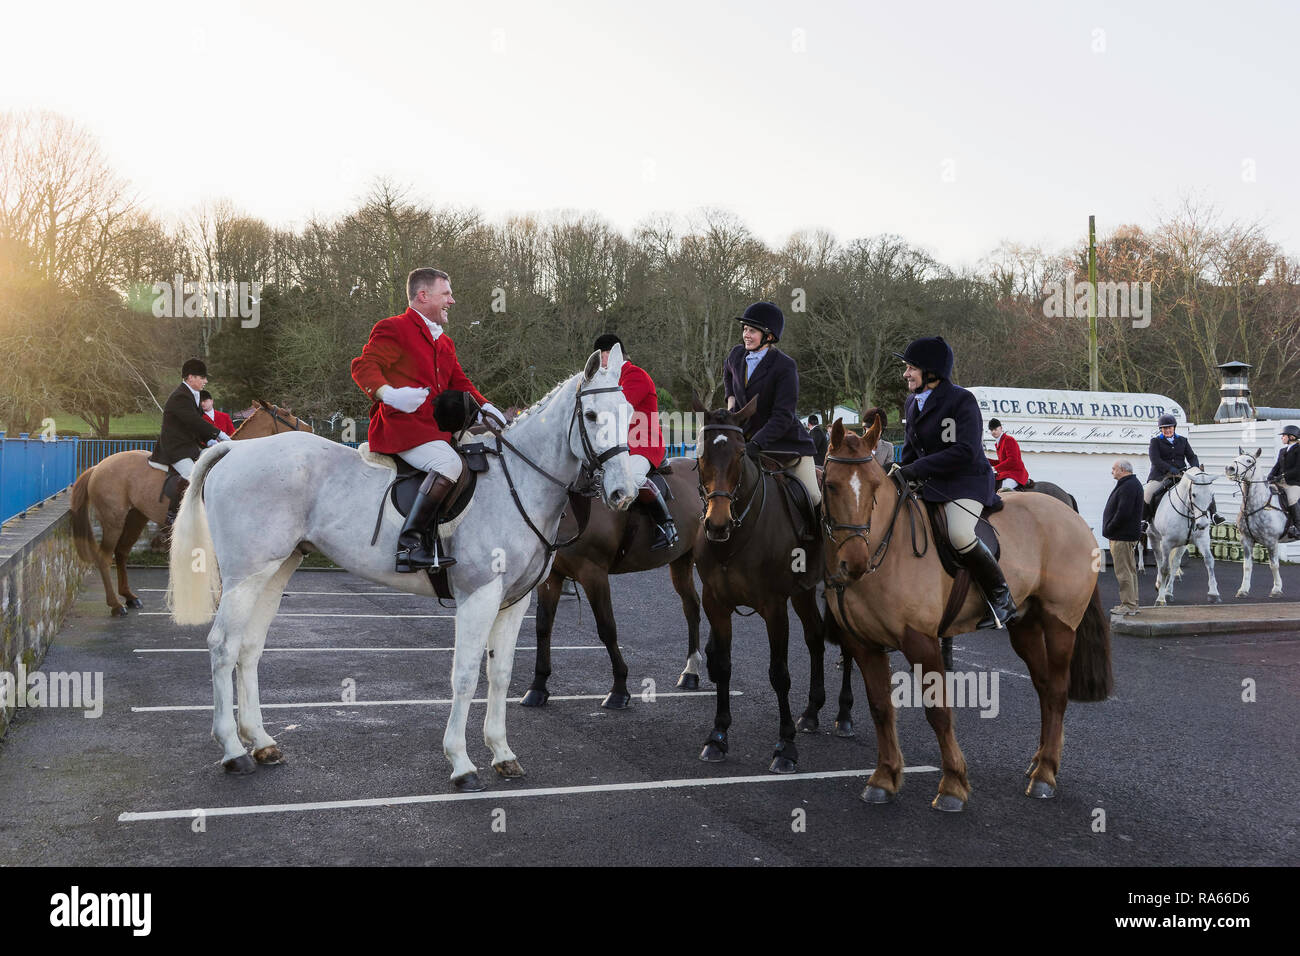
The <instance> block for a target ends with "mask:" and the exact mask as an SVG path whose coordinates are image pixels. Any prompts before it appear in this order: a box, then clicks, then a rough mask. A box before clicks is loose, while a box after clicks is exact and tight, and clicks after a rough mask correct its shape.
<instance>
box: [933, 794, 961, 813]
mask: <svg viewBox="0 0 1300 956" xmlns="http://www.w3.org/2000/svg"><path fill="white" fill-rule="evenodd" d="M930 806H932V807H934V808H935V809H936V810H942V811H943V812H944V813H961V812H962V811H963V810H965V809H966V801H965V800H963V799H962V798H961V797H954V796H953V795H952V794H951V793H941V794H939V795H938V796H937V797H935V798H934V802H933V803H931V804H930Z"/></svg>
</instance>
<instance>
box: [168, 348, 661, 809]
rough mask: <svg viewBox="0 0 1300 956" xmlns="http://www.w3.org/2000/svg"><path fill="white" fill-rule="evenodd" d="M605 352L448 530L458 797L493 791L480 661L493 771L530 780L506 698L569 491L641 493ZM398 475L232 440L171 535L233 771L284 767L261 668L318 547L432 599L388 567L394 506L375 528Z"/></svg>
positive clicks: (620, 500)
mask: <svg viewBox="0 0 1300 956" xmlns="http://www.w3.org/2000/svg"><path fill="white" fill-rule="evenodd" d="M611 351H612V354H611V355H610V359H609V368H608V369H602V368H601V364H600V353H599V352H593V353H592V354H591V357H590V358H589V359H588V360H587V363H586V366H585V367H584V369H583V371H581V372H578V373H577V374H576V375H574V376H572V377H571V378H569V379H566V380H565V381H563V382H561V383H560V384H559V385H557V386H556V387H555V388H553V389H551V391H550V392H548V393H547V395H546V396H545V397H544V398H542V400H541V401H540V402H538V403H537V404H536V405H534V406H533V407H532V409H530V410H529V411H528V412H527V413H525V414H523V415H521V416H519V418H517V419H515V421H514V423H513V424H511V425H509V426H508V427H506V428H505V429H502V430H501V431H500V432H499V433H496V434H494V435H493V436H492V438H491V439H490V440H488V441H486V442H485V445H486V450H487V452H488V454H489V456H490V457H491V458H492V459H493V460H492V461H491V462H490V464H489V466H488V469H487V471H484V472H482V473H481V474H479V475H478V478H477V485H476V488H475V490H474V493H473V497H472V498H471V499H470V501H469V504H468V505H467V506H466V508H465V510H464V511H462V512H461V514H460V515H458V516H457V517H456V518H455V519H453V522H454V523H448V524H444V525H442V526H441V527H440V528H439V531H438V533H439V534H440V536H441V537H442V538H444V539H445V540H447V541H448V542H449V551H450V552H451V553H454V554H455V555H456V564H455V565H454V566H453V567H451V568H450V569H448V571H447V580H448V583H449V584H450V587H451V591H452V595H453V596H454V597H455V600H456V645H455V651H454V653H453V656H452V668H451V669H452V673H451V689H452V694H453V695H454V701H453V703H452V706H451V713H450V714H449V715H448V718H447V729H446V732H445V733H444V735H443V752H444V753H445V754H446V756H447V759H448V761H450V763H451V781H452V785H453V786H454V787H455V788H456V789H457V790H461V791H476V790H482V789H484V786H483V784H482V782H481V781H480V780H479V778H478V774H477V768H476V767H475V766H474V763H473V761H471V760H470V759H469V755H468V753H467V752H466V749H465V724H466V719H467V718H468V716H469V705H470V702H471V700H472V699H473V697H474V691H475V689H476V688H477V687H478V680H479V670H480V668H481V667H482V665H483V656H484V651H486V652H487V675H488V699H487V713H486V715H485V717H484V722H483V739H484V741H485V742H486V743H487V745H488V747H489V748H490V749H491V751H492V766H493V768H494V769H495V770H496V771H497V773H498V774H500V775H501V776H502V777H505V778H516V777H522V776H523V774H524V771H523V768H522V767H520V765H519V760H518V758H517V757H516V756H515V754H514V752H513V751H512V750H511V749H510V745H509V744H508V743H507V741H506V721H505V715H506V693H507V692H508V691H509V688H510V674H511V670H512V668H513V666H514V658H515V642H516V640H517V639H518V637H519V625H520V623H522V621H523V617H524V612H525V611H526V610H527V609H528V600H527V598H528V595H529V593H530V592H531V591H532V590H533V587H534V586H535V585H536V584H537V582H538V581H540V580H541V579H542V578H543V577H544V576H545V575H546V573H547V571H548V570H549V569H550V565H551V558H552V556H553V555H554V553H555V540H556V534H557V532H558V529H559V524H560V513H561V512H562V511H563V509H564V506H565V504H566V503H567V502H568V500H569V489H570V488H571V487H572V486H573V485H574V484H575V482H577V480H578V478H579V474H580V472H581V471H582V469H583V468H584V467H586V468H588V469H591V470H593V471H597V470H598V471H600V472H601V474H602V476H603V477H602V479H601V490H602V493H603V495H604V497H605V500H606V501H608V502H609V504H610V505H611V506H612V507H614V508H619V507H626V506H627V505H629V504H630V503H631V502H632V499H633V498H634V497H635V496H636V494H637V491H638V489H637V486H636V484H635V479H634V478H633V476H632V471H631V468H630V465H629V461H628V453H627V434H628V419H629V417H630V416H631V412H632V406H631V405H629V404H628V402H627V399H626V398H625V397H624V396H623V392H622V389H620V388H619V385H618V372H617V371H616V370H617V369H618V368H619V367H620V366H621V365H622V354H621V349H620V348H619V346H617V345H615V347H614V349H613V350H611ZM494 446H495V447H494ZM395 472H396V466H395V463H394V462H393V461H392V459H391V458H386V457H381V456H369V457H367V458H363V457H362V455H360V454H359V453H358V451H357V450H356V449H353V448H349V447H347V446H346V445H340V444H338V443H337V442H332V441H329V440H327V439H325V438H321V437H319V436H316V435H308V434H299V433H286V434H281V435H273V436H271V437H270V438H266V439H263V440H262V441H253V442H223V443H222V444H220V445H217V446H216V447H214V448H209V449H208V450H207V451H205V452H204V453H203V455H202V456H201V457H200V458H199V462H198V464H197V465H196V466H195V468H194V474H193V476H192V478H191V481H190V484H191V487H190V490H189V493H187V494H186V495H185V497H184V499H183V500H182V501H181V510H180V513H179V514H178V515H177V517H176V523H175V527H174V528H173V529H172V545H171V562H170V572H171V577H170V583H171V587H170V590H169V593H168V597H169V603H170V607H171V608H172V619H173V620H174V621H175V622H176V623H177V624H183V625H193V624H206V623H208V622H209V621H212V628H211V630H210V631H209V633H208V649H209V651H210V652H211V664H212V694H213V703H214V706H213V717H212V734H213V737H214V738H216V740H217V742H218V743H219V744H220V746H221V748H222V750H223V754H222V766H223V767H224V768H225V769H226V771H227V772H230V773H238V774H245V773H249V772H252V771H254V770H256V769H257V764H274V763H280V762H282V761H283V760H284V754H283V753H282V752H281V750H280V748H279V747H278V746H277V745H276V742H275V740H274V739H273V738H272V737H271V736H270V734H268V733H267V732H266V729H265V728H264V727H263V725H262V713H261V705H260V699H259V691H258V677H257V667H258V661H259V660H260V659H261V656H262V649H263V647H264V645H265V643H266V632H267V628H268V626H269V625H270V623H271V620H272V619H273V618H274V617H275V614H276V610H277V609H278V608H279V605H280V600H281V597H282V596H283V594H284V588H285V586H286V585H287V584H288V582H289V578H290V577H291V576H292V574H293V572H294V570H295V569H296V568H297V567H298V565H299V564H301V563H302V559H303V557H304V556H305V555H306V554H307V553H308V552H309V551H320V552H321V553H322V554H324V555H326V556H327V557H329V558H331V559H332V560H333V561H334V562H335V563H336V564H338V565H339V566H341V567H343V568H345V569H347V570H348V571H351V572H352V573H353V574H356V575H358V576H360V577H363V578H365V579H366V580H368V581H373V582H375V583H377V584H381V585H385V586H387V587H391V588H395V589H397V590H400V591H407V592H410V593H413V594H421V595H427V596H429V597H432V596H433V595H434V590H433V584H432V582H431V581H430V579H429V577H428V575H425V574H398V573H397V572H396V571H394V569H393V554H394V553H395V552H396V550H397V538H398V534H399V532H400V530H401V526H402V523H403V519H402V516H401V515H400V514H398V513H397V512H396V510H395V509H393V508H391V507H385V508H384V509H383V512H382V518H381V520H380V521H379V522H376V517H375V515H376V511H377V510H378V509H379V508H380V506H381V504H382V502H383V501H384V499H385V496H386V494H387V491H388V488H389V485H390V482H391V481H392V479H393V476H394V474H395ZM372 541H373V542H374V543H373V544H372ZM218 598H219V600H218ZM214 603H215V605H216V606H215V611H216V618H215V621H214V620H213V610H214ZM236 669H237V671H238V674H237V681H236V683H237V684H238V695H239V708H238V716H237V717H236V713H235V702H234V700H233V695H232V678H233V677H234V676H235V673H236ZM246 744H247V746H248V747H249V748H251V750H252V756H251V757H250V755H249V753H248V752H247V750H246V749H245V745H246Z"/></svg>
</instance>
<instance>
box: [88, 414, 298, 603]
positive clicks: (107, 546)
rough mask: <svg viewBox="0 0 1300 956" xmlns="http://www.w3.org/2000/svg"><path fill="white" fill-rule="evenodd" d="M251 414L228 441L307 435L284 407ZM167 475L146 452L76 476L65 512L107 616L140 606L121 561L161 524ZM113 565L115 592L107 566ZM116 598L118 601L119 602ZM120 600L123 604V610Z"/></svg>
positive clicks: (109, 460) (121, 454)
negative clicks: (97, 581)
mask: <svg viewBox="0 0 1300 956" xmlns="http://www.w3.org/2000/svg"><path fill="white" fill-rule="evenodd" d="M255 404H256V406H257V411H255V412H254V413H253V414H252V415H250V416H249V417H248V418H247V419H245V420H244V421H243V423H242V424H240V426H239V427H238V428H237V429H235V434H234V435H232V436H231V437H232V438H234V439H236V440H239V441H242V440H244V439H246V438H263V437H265V436H267V435H274V434H276V433H278V432H286V431H295V430H297V431H306V432H309V431H311V427H310V426H309V425H307V423H306V422H303V421H301V420H300V419H298V418H296V417H294V415H293V414H291V413H290V412H289V410H288V409H284V408H280V407H279V406H278V405H272V404H270V403H269V402H264V401H261V400H258V401H257V402H255ZM166 480H167V472H165V471H160V470H159V469H157V468H154V467H152V466H151V465H150V464H149V452H147V451H119V452H118V453H117V454H116V455H109V456H108V457H107V458H105V459H104V460H103V461H101V462H99V463H98V464H96V465H92V466H91V467H89V468H87V469H86V470H85V471H83V472H82V473H81V477H79V478H78V479H77V481H76V483H75V484H74V485H73V486H72V499H71V502H70V505H69V510H70V512H71V515H72V539H73V541H74V542H75V543H76V546H77V553H78V554H79V555H80V556H81V560H83V561H85V562H86V563H87V564H93V565H95V567H96V568H98V569H99V574H100V577H101V578H103V581H104V601H105V603H106V604H108V610H109V614H110V615H112V616H113V617H126V614H127V611H126V609H127V608H141V607H144V602H143V601H141V600H140V598H139V596H138V595H136V593H135V592H134V591H132V590H131V585H130V584H129V583H128V582H127V579H126V559H127V557H128V556H129V555H130V553H131V548H133V547H134V546H135V543H136V541H138V540H139V539H140V535H141V533H142V532H143V531H144V529H145V526H146V525H148V523H149V522H150V521H153V522H156V523H157V524H158V525H159V527H161V526H162V524H163V522H164V521H166V520H167V507H168V505H169V504H170V503H171V502H170V499H168V498H165V497H163V493H162V491H163V483H164V482H165V481H166ZM92 512H93V514H94V516H95V517H96V518H98V519H99V526H100V529H101V535H100V540H99V543H98V544H96V543H95V534H94V530H93V529H92V528H91V524H90V521H91V514H92ZM114 564H116V565H117V594H114V593H113V583H112V580H111V578H110V577H109V568H110V567H111V566H112V565H114ZM119 595H120V597H121V599H122V600H119V599H118V598H119ZM123 602H125V606H123Z"/></svg>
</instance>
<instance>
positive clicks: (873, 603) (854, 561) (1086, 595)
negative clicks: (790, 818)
mask: <svg viewBox="0 0 1300 956" xmlns="http://www.w3.org/2000/svg"><path fill="white" fill-rule="evenodd" d="M863 417H864V419H865V420H867V421H872V420H874V421H875V424H873V425H872V426H871V427H870V428H869V429H867V432H866V434H865V435H864V436H863V437H861V438H859V437H858V436H856V435H852V434H848V433H846V432H845V431H844V427H843V426H842V425H841V424H840V422H839V421H836V422H835V424H834V425H833V426H832V427H831V436H830V437H831V444H830V451H829V453H828V455H827V457H826V468H825V473H824V485H823V488H824V492H823V493H824V496H825V497H824V498H823V500H822V510H823V513H824V514H825V521H824V527H823V530H824V532H825V535H826V563H827V566H828V570H829V571H830V572H831V577H830V578H829V580H828V582H827V598H828V603H829V605H830V609H831V613H832V616H833V617H834V620H835V624H836V626H837V629H838V630H840V631H842V632H843V633H844V635H845V636H844V638H843V639H844V640H845V641H846V642H847V643H848V645H849V648H850V650H851V652H852V654H853V656H854V658H855V659H856V660H857V662H858V667H859V668H860V669H861V671H862V679H863V682H864V683H865V684H866V687H867V698H868V700H869V701H870V704H871V718H872V720H873V721H874V722H875V725H876V746H877V751H878V754H877V765H876V770H875V772H874V773H873V774H872V775H871V778H870V779H869V780H868V781H867V786H866V789H865V790H863V792H862V799H863V800H865V801H866V802H868V803H886V802H889V801H891V800H893V799H894V798H895V797H896V796H897V794H898V791H899V788H901V787H902V785H903V754H902V750H901V749H900V748H899V745H898V732H897V728H896V726H895V721H894V702H893V700H892V698H891V689H892V687H891V680H890V671H889V658H888V655H887V654H886V652H887V651H888V650H889V649H891V648H897V649H899V650H901V651H902V652H903V655H904V656H905V657H906V658H907V661H908V663H909V664H911V665H913V666H915V665H920V667H921V668H922V671H923V675H922V681H923V683H924V685H925V686H926V688H927V689H926V692H925V694H924V695H923V697H922V702H923V704H924V706H925V716H926V719H927V720H928V721H929V722H930V726H931V727H932V728H934V732H935V735H936V736H937V737H938V739H939V749H940V751H941V753H942V763H943V776H942V778H941V779H940V781H939V793H938V795H937V796H936V797H935V798H934V801H933V803H932V806H933V807H935V808H936V809H938V810H949V811H955V810H961V809H962V808H963V807H964V806H965V805H966V801H967V800H968V799H969V798H970V781H969V780H968V779H967V777H966V760H965V758H964V757H963V756H962V752H961V748H959V747H958V746H957V737H956V734H955V733H954V731H953V716H952V695H953V688H954V687H955V683H956V682H955V680H951V681H946V680H945V677H944V672H943V663H942V660H941V657H940V653H939V641H938V638H940V637H942V636H944V634H960V633H964V632H967V631H972V630H974V629H975V623H976V621H978V620H979V618H980V617H981V616H982V615H983V613H984V611H985V607H986V605H985V602H984V598H983V596H982V595H981V594H980V592H979V588H978V587H972V588H971V590H970V593H968V594H967V596H966V600H965V602H964V603H963V604H962V605H961V608H960V610H959V611H958V612H957V615H956V617H955V618H953V620H952V622H951V623H950V624H949V625H948V626H947V628H946V629H945V630H944V631H943V632H942V633H940V625H941V624H942V623H943V618H944V607H945V605H946V603H947V601H948V599H949V595H950V593H951V591H952V588H953V583H954V582H953V579H952V578H951V577H950V576H949V575H948V574H947V572H945V571H944V569H943V566H942V564H940V561H939V556H938V554H937V552H936V549H935V548H934V547H933V542H930V541H929V539H928V536H927V535H926V534H925V528H928V525H929V519H928V518H927V517H926V515H925V509H924V508H923V507H922V506H921V505H920V504H919V503H918V502H917V501H916V500H915V498H913V497H912V494H911V492H910V491H907V490H906V487H905V485H903V484H902V483H900V482H899V481H897V480H896V479H891V478H890V477H888V476H887V475H886V474H885V472H884V470H883V469H882V468H881V467H880V465H879V464H878V463H877V461H876V460H875V459H874V458H873V457H872V450H873V449H874V448H875V445H876V441H877V439H878V438H879V436H880V430H881V428H882V427H883V424H884V414H883V413H882V412H880V410H879V409H874V408H873V409H871V410H870V411H868V412H867V414H866V415H865V416H863ZM1003 502H1004V505H1003V508H1002V510H1001V511H999V512H997V513H996V514H994V515H993V516H992V518H991V519H990V520H991V521H992V524H993V526H994V528H996V529H997V532H998V535H999V537H1000V538H1001V548H1002V555H1001V565H1002V569H1003V572H1004V573H1005V574H1006V578H1007V584H1008V585H1009V586H1010V588H1011V594H1012V596H1013V597H1014V598H1015V600H1016V604H1017V606H1018V607H1020V608H1022V609H1023V612H1024V613H1023V616H1022V617H1021V618H1020V620H1019V621H1018V622H1017V623H1015V624H1013V625H1012V626H1011V627H1010V629H1009V633H1010V637H1011V646H1012V647H1013V648H1015V651H1016V653H1017V654H1019V655H1020V657H1021V658H1022V659H1023V660H1024V662H1025V663H1026V664H1027V665H1028V666H1029V674H1030V677H1031V678H1032V679H1033V682H1034V689H1035V690H1036V691H1037V692H1038V700H1039V705H1040V708H1041V712H1042V728H1041V732H1040V735H1039V740H1038V750H1037V751H1036V752H1035V754H1034V757H1033V761H1032V762H1031V763H1030V765H1029V770H1028V772H1027V776H1029V778H1030V782H1029V788H1028V790H1027V791H1026V792H1027V793H1028V795H1029V796H1031V797H1051V796H1054V795H1055V792H1056V775H1057V773H1058V772H1059V770H1060V764H1061V746H1062V743H1063V741H1064V736H1065V732H1064V718H1065V704H1066V697H1067V695H1068V697H1069V699H1070V700H1080V701H1097V700H1105V699H1106V697H1108V696H1109V694H1110V691H1111V686H1112V677H1111V666H1110V630H1109V626H1108V624H1107V621H1106V616H1105V614H1103V613H1102V610H1101V594H1100V591H1099V590H1098V587H1097V568H1096V565H1095V564H1094V561H1095V558H1094V554H1095V552H1096V547H1097V543H1096V541H1095V540H1094V538H1093V536H1092V531H1091V530H1090V529H1089V527H1088V525H1087V523H1086V522H1085V521H1084V520H1083V519H1082V518H1080V517H1079V516H1078V515H1077V514H1075V513H1074V512H1072V511H1070V509H1069V508H1067V507H1065V506H1064V505H1062V504H1061V503H1060V502H1059V501H1054V500H1052V498H1050V497H1049V496H1047V495H1034V494H1026V495H1006V496H1005V497H1004V498H1003ZM904 511H907V512H909V514H907V515H905V516H904V515H903V514H902V513H903V512H904ZM900 517H901V519H902V520H901V521H900ZM909 528H913V529H918V528H919V529H920V534H916V533H912V534H909V533H908V529H909ZM895 537H897V540H894V538H895ZM891 541H892V542H893V546H892V547H891V546H890V544H891ZM918 542H923V543H918ZM931 688H934V689H935V691H938V690H939V689H940V688H943V689H944V691H943V693H942V694H940V693H935V694H933V695H932V694H931V691H930V689H931Z"/></svg>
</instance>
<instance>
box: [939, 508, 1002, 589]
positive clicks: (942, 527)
mask: <svg viewBox="0 0 1300 956" xmlns="http://www.w3.org/2000/svg"><path fill="white" fill-rule="evenodd" d="M944 504H945V502H941V501H927V502H926V503H925V506H926V508H927V510H929V512H930V526H931V527H932V528H933V529H934V547H935V550H936V551H937V552H938V553H939V562H940V563H941V564H942V565H943V569H944V570H945V571H947V572H948V574H949V575H950V576H951V577H954V578H955V577H956V576H957V572H959V571H961V570H962V566H961V562H960V560H959V559H958V555H957V551H956V549H955V548H953V546H952V544H951V542H949V540H948V520H947V518H946V517H945V516H944V513H943V505H944ZM1001 510H1002V499H1001V498H999V499H997V503H996V504H993V505H989V506H988V507H986V508H985V509H984V511H983V512H982V513H981V514H980V520H979V521H977V522H975V536H976V537H977V538H979V539H980V540H981V541H983V542H984V546H985V547H986V548H988V549H989V552H990V553H991V554H992V555H993V557H994V558H1000V557H1001V555H1002V544H1001V542H1000V541H999V539H998V534H997V532H996V531H994V530H993V525H991V524H989V522H988V516H989V515H991V514H997V513H998V512H999V511H1001Z"/></svg>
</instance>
